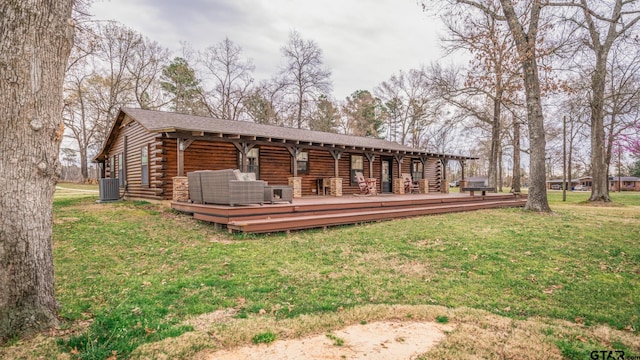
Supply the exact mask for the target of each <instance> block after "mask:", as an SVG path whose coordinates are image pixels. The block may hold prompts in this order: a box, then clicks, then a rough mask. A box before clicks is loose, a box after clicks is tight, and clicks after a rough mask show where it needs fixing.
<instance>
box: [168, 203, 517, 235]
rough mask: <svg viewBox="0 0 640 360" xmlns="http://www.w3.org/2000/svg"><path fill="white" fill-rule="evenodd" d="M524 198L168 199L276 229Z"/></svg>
mask: <svg viewBox="0 0 640 360" xmlns="http://www.w3.org/2000/svg"><path fill="white" fill-rule="evenodd" d="M526 200H527V199H526V195H525V196H515V195H512V194H487V195H485V196H478V195H476V196H470V195H469V194H420V195H418V194H407V195H378V196H370V197H359V196H353V195H347V196H343V197H327V196H310V197H303V198H297V199H294V200H293V203H292V204H289V203H288V202H287V203H276V204H265V205H262V206H260V205H246V206H235V207H231V206H219V205H201V204H190V203H183V202H172V203H171V207H172V208H174V209H176V210H178V211H181V212H185V213H189V214H193V217H194V218H195V219H198V220H203V221H208V222H212V223H214V224H216V225H225V226H226V227H227V228H228V229H229V231H241V232H249V233H265V232H279V231H289V230H298V229H309V228H318V227H327V226H335V225H344V224H356V223H361V222H371V221H381V220H390V219H396V218H404V217H411V216H422V215H431V214H442V213H451V212H460V211H471V210H480V209H492V208H502V207H522V206H524V204H525V203H526Z"/></svg>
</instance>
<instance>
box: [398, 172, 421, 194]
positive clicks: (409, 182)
mask: <svg viewBox="0 0 640 360" xmlns="http://www.w3.org/2000/svg"><path fill="white" fill-rule="evenodd" d="M402 178H403V179H404V192H405V194H411V193H413V192H416V193H419V192H420V185H418V183H416V182H414V181H413V179H411V174H408V173H404V174H402Z"/></svg>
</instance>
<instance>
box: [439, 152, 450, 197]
mask: <svg viewBox="0 0 640 360" xmlns="http://www.w3.org/2000/svg"><path fill="white" fill-rule="evenodd" d="M440 162H441V163H442V182H444V184H443V186H441V187H440V192H442V193H443V194H448V193H449V182H448V181H447V163H448V162H449V160H447V159H446V158H442V159H440Z"/></svg>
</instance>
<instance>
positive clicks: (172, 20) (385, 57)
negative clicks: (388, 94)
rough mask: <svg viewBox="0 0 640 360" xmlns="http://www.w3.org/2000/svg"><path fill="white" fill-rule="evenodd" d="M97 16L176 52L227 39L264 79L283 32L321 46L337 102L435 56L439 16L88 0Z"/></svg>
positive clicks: (396, 3) (385, 8)
mask: <svg viewBox="0 0 640 360" xmlns="http://www.w3.org/2000/svg"><path fill="white" fill-rule="evenodd" d="M91 12H92V13H93V14H94V15H95V17H96V19H97V20H116V21H118V22H120V23H122V24H124V25H126V26H128V27H130V28H133V29H134V30H137V31H139V32H140V33H142V34H143V35H145V36H147V37H149V38H151V39H153V40H156V41H158V42H159V43H160V44H161V45H163V46H165V47H168V48H169V49H171V50H175V51H176V53H175V54H176V55H179V52H178V50H179V49H180V41H187V42H188V43H190V44H191V46H192V47H193V48H194V49H196V50H202V49H204V48H206V47H208V46H211V45H214V44H216V43H218V42H220V41H221V40H223V39H224V38H225V37H228V38H229V39H230V40H231V41H233V42H234V43H235V44H236V45H239V46H241V47H242V49H243V53H244V55H245V56H246V57H249V58H252V59H253V61H254V64H255V66H256V70H255V73H254V77H255V78H256V79H257V80H263V79H268V78H270V77H271V76H272V75H274V74H275V73H276V72H277V71H278V68H279V66H280V64H281V62H282V56H281V53H280V48H281V47H282V46H283V45H284V44H285V43H286V41H287V39H288V36H289V32H290V30H297V31H298V32H299V33H300V34H301V35H302V38H303V39H305V40H313V41H315V42H316V43H317V44H318V46H319V47H320V48H321V49H322V51H323V55H324V62H325V65H326V66H327V67H329V69H330V70H331V71H332V76H331V78H332V81H333V89H334V91H333V95H334V97H335V98H336V99H344V98H345V97H346V96H348V95H349V94H351V93H352V92H354V91H355V90H359V89H366V90H373V88H374V87H375V86H377V85H378V84H379V83H380V82H382V81H384V80H387V79H388V78H389V77H390V76H391V75H392V74H393V73H396V72H398V71H399V70H401V69H402V70H408V69H411V68H417V67H419V66H420V65H422V64H425V65H428V64H429V63H430V62H432V61H436V60H438V59H440V56H441V50H440V46H439V44H438V37H439V35H440V34H441V32H442V31H441V26H440V23H439V20H437V19H434V18H430V17H429V16H427V15H426V14H425V13H424V12H423V11H422V8H421V6H420V5H419V4H418V3H417V2H416V0H375V1H366V0H324V1H311V0H297V1H295V0H268V1H267V0H181V1H175V0H95V2H94V3H93V5H92V7H91Z"/></svg>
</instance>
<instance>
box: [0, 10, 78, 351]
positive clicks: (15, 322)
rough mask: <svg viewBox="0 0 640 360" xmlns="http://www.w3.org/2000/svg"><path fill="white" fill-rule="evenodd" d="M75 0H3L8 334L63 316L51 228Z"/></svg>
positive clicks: (1, 238) (3, 329)
mask: <svg viewBox="0 0 640 360" xmlns="http://www.w3.org/2000/svg"><path fill="white" fill-rule="evenodd" d="M73 3H74V1H73V0H57V1H48V0H32V1H2V2H0V14H2V16H0V34H2V36H1V37H0V103H1V104H2V106H0V209H2V210H1V211H0V289H1V290H0V341H2V340H5V339H7V338H10V337H13V336H17V335H20V334H24V333H29V332H32V331H37V330H41V329H44V328H48V327H50V326H53V325H55V324H56V323H57V317H56V309H57V302H56V299H55V297H54V277H53V252H52V240H51V229H52V221H53V211H52V210H53V192H54V189H55V183H56V180H57V178H58V176H59V174H60V168H61V167H60V164H59V162H58V150H59V145H60V140H61V139H62V133H63V129H64V127H63V126H62V83H63V77H64V70H65V65H66V61H67V59H68V57H69V52H70V50H71V45H72V42H73V25H72V20H71V9H72V5H73Z"/></svg>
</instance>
